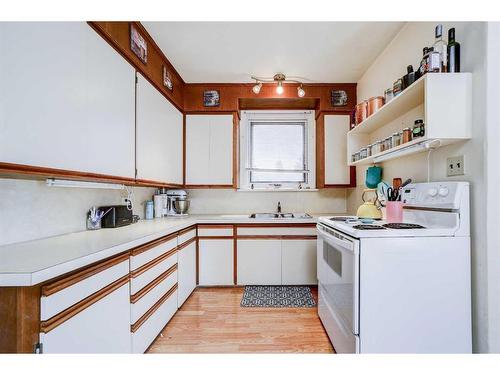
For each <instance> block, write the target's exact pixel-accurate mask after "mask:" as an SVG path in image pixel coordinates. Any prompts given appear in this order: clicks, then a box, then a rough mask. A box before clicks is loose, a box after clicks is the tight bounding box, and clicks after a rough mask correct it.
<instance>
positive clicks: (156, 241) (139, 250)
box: [130, 232, 177, 256]
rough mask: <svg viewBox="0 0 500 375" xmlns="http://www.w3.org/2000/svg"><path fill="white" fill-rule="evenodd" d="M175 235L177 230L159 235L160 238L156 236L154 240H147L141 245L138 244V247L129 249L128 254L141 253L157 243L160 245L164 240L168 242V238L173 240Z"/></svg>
mask: <svg viewBox="0 0 500 375" xmlns="http://www.w3.org/2000/svg"><path fill="white" fill-rule="evenodd" d="M176 237H177V232H176V233H171V234H169V235H167V236H164V237H160V238H158V239H156V240H154V241H151V242H148V243H146V244H144V245H141V246H138V247H136V248H134V249H132V250H131V251H130V255H132V256H136V255H139V254H141V253H143V252H145V251H148V250H150V249H152V248H154V247H156V246H158V245H161V244H162V243H164V242H168V241H170V240H173V239H174V238H176Z"/></svg>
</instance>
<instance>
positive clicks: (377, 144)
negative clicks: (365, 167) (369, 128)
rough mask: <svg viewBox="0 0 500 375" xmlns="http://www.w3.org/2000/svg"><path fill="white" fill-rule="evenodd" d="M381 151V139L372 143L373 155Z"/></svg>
mask: <svg viewBox="0 0 500 375" xmlns="http://www.w3.org/2000/svg"><path fill="white" fill-rule="evenodd" d="M379 152H380V141H377V142H375V143H373V144H372V155H376V154H378V153H379Z"/></svg>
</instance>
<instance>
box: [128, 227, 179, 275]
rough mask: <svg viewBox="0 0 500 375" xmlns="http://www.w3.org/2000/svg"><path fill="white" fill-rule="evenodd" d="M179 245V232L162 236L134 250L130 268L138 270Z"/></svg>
mask: <svg viewBox="0 0 500 375" xmlns="http://www.w3.org/2000/svg"><path fill="white" fill-rule="evenodd" d="M176 246H177V233H174V234H171V235H169V236H167V237H163V238H160V239H158V240H156V241H153V242H150V243H148V244H145V245H143V246H140V247H137V248H135V249H133V250H132V254H131V257H130V270H131V271H133V270H136V269H137V268H139V267H142V266H143V265H145V264H146V263H148V262H150V261H152V260H153V259H156V258H158V257H159V256H161V255H163V254H165V253H166V252H168V251H170V250H172V249H174V248H175V247H176Z"/></svg>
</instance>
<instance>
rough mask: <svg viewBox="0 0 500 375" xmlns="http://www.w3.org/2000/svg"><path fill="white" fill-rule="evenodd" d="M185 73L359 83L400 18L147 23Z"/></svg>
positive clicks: (215, 78) (192, 78) (190, 76)
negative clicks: (390, 19) (371, 20)
mask: <svg viewBox="0 0 500 375" xmlns="http://www.w3.org/2000/svg"><path fill="white" fill-rule="evenodd" d="M143 25H144V26H145V27H146V29H147V30H148V32H149V33H150V34H151V36H152V37H153V38H154V40H155V41H156V43H157V44H158V45H159V47H160V48H161V49H162V51H163V53H164V54H165V56H167V58H168V59H169V60H170V62H171V63H172V64H173V65H174V67H175V68H176V69H177V71H178V72H179V74H180V75H181V76H182V78H183V79H184V80H185V81H186V82H189V83H195V82H212V83H214V82H221V83H222V82H250V81H251V80H250V75H257V76H273V75H274V74H275V73H277V72H283V73H285V74H286V75H288V76H300V77H305V78H308V79H310V80H311V81H312V82H357V81H358V79H359V78H360V77H361V76H362V74H363V73H364V72H365V70H366V69H367V68H368V67H369V66H370V64H371V63H372V62H373V60H375V58H376V57H377V56H378V55H379V54H380V52H382V50H383V49H384V48H385V46H386V45H387V44H388V43H389V42H390V41H391V40H392V38H394V36H395V35H396V34H397V32H398V31H399V30H400V29H401V27H402V26H403V23H402V22H143Z"/></svg>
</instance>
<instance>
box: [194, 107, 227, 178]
mask: <svg viewBox="0 0 500 375" xmlns="http://www.w3.org/2000/svg"><path fill="white" fill-rule="evenodd" d="M233 147H235V146H234V145H233V115H188V116H186V185H226V186H229V185H231V186H232V185H233Z"/></svg>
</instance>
